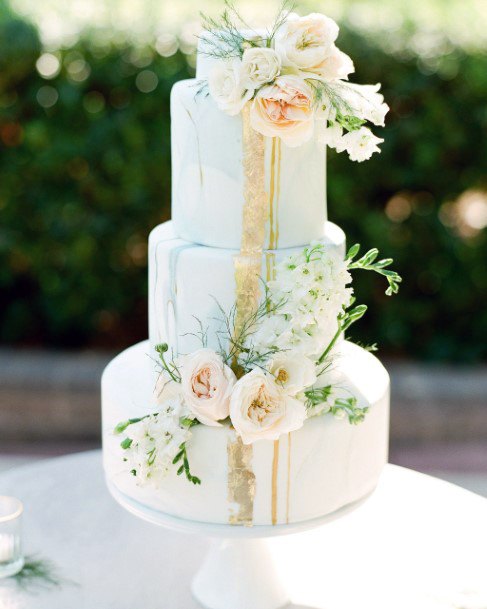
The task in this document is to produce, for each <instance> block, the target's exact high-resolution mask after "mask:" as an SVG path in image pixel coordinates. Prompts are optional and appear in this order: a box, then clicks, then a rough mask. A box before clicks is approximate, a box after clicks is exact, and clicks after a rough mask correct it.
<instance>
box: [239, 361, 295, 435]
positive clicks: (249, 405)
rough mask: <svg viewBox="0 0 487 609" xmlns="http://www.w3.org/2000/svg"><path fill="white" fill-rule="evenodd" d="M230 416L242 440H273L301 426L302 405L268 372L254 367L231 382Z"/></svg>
mask: <svg viewBox="0 0 487 609" xmlns="http://www.w3.org/2000/svg"><path fill="white" fill-rule="evenodd" d="M230 418H231V420H232V425H233V426H234V428H235V431H236V432H237V434H238V435H239V436H240V437H241V439H242V442H243V443H244V444H252V443H253V442H255V441H257V440H277V439H278V438H279V436H280V435H281V434H283V433H288V432H290V431H295V430H296V429H299V428H300V427H302V425H303V423H304V421H305V419H306V407H305V405H304V404H303V402H300V401H299V400H297V399H295V398H293V397H291V396H289V395H287V394H286V393H285V392H284V391H283V389H282V388H281V387H280V386H279V385H278V384H277V383H276V381H275V379H274V377H273V376H272V375H270V374H268V373H266V372H264V371H263V370H260V369H255V370H252V371H251V372H249V373H248V374H246V375H245V376H243V377H242V378H241V379H239V380H238V381H237V382H236V383H235V386H234V388H233V391H232V398H231V401H230Z"/></svg>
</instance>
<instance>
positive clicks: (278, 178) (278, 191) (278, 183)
mask: <svg viewBox="0 0 487 609" xmlns="http://www.w3.org/2000/svg"><path fill="white" fill-rule="evenodd" d="M280 195H281V138H279V139H278V140H277V175H276V205H275V211H274V216H275V221H274V223H275V236H274V249H277V247H278V243H279V197H280Z"/></svg>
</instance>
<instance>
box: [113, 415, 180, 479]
mask: <svg viewBox="0 0 487 609" xmlns="http://www.w3.org/2000/svg"><path fill="white" fill-rule="evenodd" d="M125 435H126V438H128V439H129V440H131V443H130V446H129V447H128V448H126V449H125V450H124V455H123V456H124V459H125V464H126V466H127V469H128V471H129V472H130V473H131V474H132V475H133V476H135V479H136V482H137V484H139V485H147V484H150V485H154V486H158V485H159V484H160V482H161V480H162V479H163V478H164V477H165V476H166V474H167V472H168V471H169V469H170V468H172V467H174V466H173V459H174V457H175V456H176V455H177V454H178V452H179V451H180V447H181V444H183V443H184V442H187V441H188V440H189V439H190V437H191V432H190V431H189V429H188V428H187V427H184V426H182V425H181V424H180V418H179V415H178V408H177V407H176V408H173V407H172V406H171V405H170V404H168V406H167V408H166V409H165V410H162V411H159V412H157V413H154V414H151V415H148V416H147V417H145V418H144V419H142V420H141V421H139V422H138V423H133V424H132V425H130V426H129V427H128V428H127V430H126V432H125Z"/></svg>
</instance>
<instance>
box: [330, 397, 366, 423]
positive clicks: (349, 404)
mask: <svg viewBox="0 0 487 609" xmlns="http://www.w3.org/2000/svg"><path fill="white" fill-rule="evenodd" d="M368 411H369V407H368V406H366V407H364V408H360V407H359V406H357V398H356V397H350V398H337V399H336V400H335V401H334V403H333V405H332V406H331V407H330V412H331V414H333V415H334V416H337V415H339V414H344V415H346V416H347V417H348V421H349V423H351V424H352V425H358V424H359V423H362V422H363V420H364V419H365V415H366V414H367V412H368Z"/></svg>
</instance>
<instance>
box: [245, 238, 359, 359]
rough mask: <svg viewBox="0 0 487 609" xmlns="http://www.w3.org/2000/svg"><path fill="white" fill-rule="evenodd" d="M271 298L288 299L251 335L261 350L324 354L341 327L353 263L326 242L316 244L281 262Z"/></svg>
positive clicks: (348, 293)
mask: <svg viewBox="0 0 487 609" xmlns="http://www.w3.org/2000/svg"><path fill="white" fill-rule="evenodd" d="M275 270H276V278H275V280H273V281H269V282H268V284H267V285H268V289H269V298H270V300H271V301H272V302H273V303H274V304H277V303H282V304H281V305H280V306H279V307H278V309H277V311H276V312H275V313H273V314H270V315H269V316H267V317H266V318H264V320H263V321H262V323H261V325H260V326H259V328H258V329H257V331H256V332H255V333H254V334H253V335H252V336H251V337H250V339H249V340H250V341H251V342H252V345H253V347H254V349H255V350H256V351H258V352H259V353H266V352H268V351H270V350H272V349H274V348H277V349H278V350H280V351H287V350H289V351H292V352H294V353H300V354H302V355H305V356H307V357H310V358H312V359H315V360H316V359H318V358H319V356H320V355H321V354H322V353H323V351H324V350H325V349H326V347H327V346H328V345H329V344H330V342H331V340H332V339H333V337H334V335H335V333H336V332H337V330H338V321H337V320H338V316H339V315H340V313H342V311H343V309H344V307H347V306H349V304H350V300H351V297H352V293H353V290H352V288H350V287H347V286H348V284H350V282H351V281H352V277H351V275H350V273H349V271H348V268H347V262H346V261H345V260H343V258H342V257H341V256H340V255H339V254H337V253H336V252H334V251H328V250H327V249H326V247H325V246H324V245H323V244H321V243H314V244H311V245H310V246H309V247H307V248H305V249H304V250H303V251H302V252H301V253H299V254H294V255H292V256H289V257H288V258H287V259H286V260H284V261H283V262H282V263H280V264H279V265H277V266H276V269H275Z"/></svg>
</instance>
